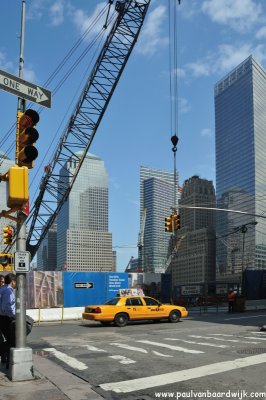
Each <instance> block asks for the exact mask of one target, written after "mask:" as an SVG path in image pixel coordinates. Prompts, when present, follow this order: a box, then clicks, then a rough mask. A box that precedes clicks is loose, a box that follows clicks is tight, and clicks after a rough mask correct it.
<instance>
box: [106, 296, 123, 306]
mask: <svg viewBox="0 0 266 400" xmlns="http://www.w3.org/2000/svg"><path fill="white" fill-rule="evenodd" d="M119 300H120V298H119V297H114V298H113V299H111V300H108V301H107V302H106V303H104V304H105V305H107V306H115V305H116V304H117V303H118V301H119Z"/></svg>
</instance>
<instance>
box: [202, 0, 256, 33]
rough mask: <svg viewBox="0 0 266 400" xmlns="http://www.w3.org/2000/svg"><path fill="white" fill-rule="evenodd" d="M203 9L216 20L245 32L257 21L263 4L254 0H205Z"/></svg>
mask: <svg viewBox="0 0 266 400" xmlns="http://www.w3.org/2000/svg"><path fill="white" fill-rule="evenodd" d="M202 10H203V12H204V13H206V14H207V15H208V16H209V17H210V18H211V19H212V20H213V21H214V22H217V23H219V24H222V25H229V26H230V27H231V28H233V29H234V30H236V31H238V32H243V33H244V32H245V31H246V30H249V29H250V28H251V27H252V26H253V25H254V24H255V23H257V22H258V21H259V20H260V17H261V14H262V6H261V4H258V2H256V1H254V0H222V1H221V0H205V1H204V2H203V4H202Z"/></svg>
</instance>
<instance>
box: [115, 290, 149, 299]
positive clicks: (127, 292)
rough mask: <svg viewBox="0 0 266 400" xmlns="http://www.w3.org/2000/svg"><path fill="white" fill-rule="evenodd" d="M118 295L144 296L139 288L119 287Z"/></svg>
mask: <svg viewBox="0 0 266 400" xmlns="http://www.w3.org/2000/svg"><path fill="white" fill-rule="evenodd" d="M118 292H119V296H121V297H125V296H144V293H143V290H142V289H140V288H129V289H119V291H118Z"/></svg>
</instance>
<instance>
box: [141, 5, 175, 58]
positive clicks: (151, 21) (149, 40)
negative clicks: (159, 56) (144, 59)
mask: <svg viewBox="0 0 266 400" xmlns="http://www.w3.org/2000/svg"><path fill="white" fill-rule="evenodd" d="M166 11H167V9H166V7H165V6H158V7H156V8H155V9H154V10H153V11H151V12H150V13H149V15H148V18H147V20H146V23H145V24H144V26H143V28H142V31H141V33H140V38H139V42H138V45H137V47H136V51H138V52H139V53H141V54H144V55H149V56H151V55H153V54H155V53H156V52H157V51H158V50H160V48H161V47H165V46H166V45H168V43H169V40H168V37H166V36H163V34H162V31H163V25H164V22H165V18H166Z"/></svg>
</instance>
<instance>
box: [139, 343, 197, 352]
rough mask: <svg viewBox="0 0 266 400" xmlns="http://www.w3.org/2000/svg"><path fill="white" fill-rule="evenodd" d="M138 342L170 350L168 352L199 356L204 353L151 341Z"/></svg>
mask: <svg viewBox="0 0 266 400" xmlns="http://www.w3.org/2000/svg"><path fill="white" fill-rule="evenodd" d="M138 342H139V343H146V344H151V345H153V346H158V347H164V348H166V349H170V350H175V351H182V352H184V353H191V354H200V353H204V351H201V350H191V349H187V348H185V347H180V346H171V345H170V344H166V343H158V342H152V341H150V340H138Z"/></svg>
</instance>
